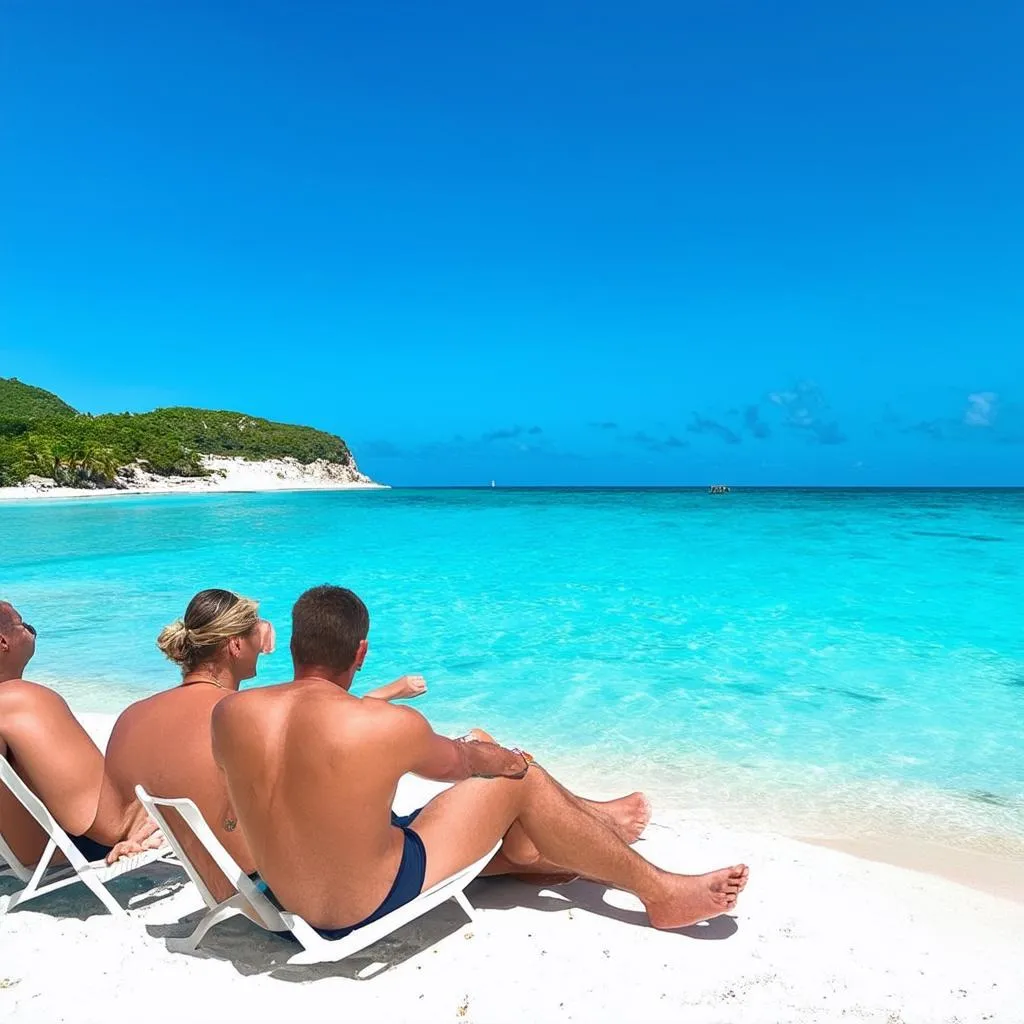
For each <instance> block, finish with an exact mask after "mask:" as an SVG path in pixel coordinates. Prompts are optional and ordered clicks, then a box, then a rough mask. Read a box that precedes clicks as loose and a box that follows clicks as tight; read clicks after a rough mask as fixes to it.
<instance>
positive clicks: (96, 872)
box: [0, 756, 173, 917]
mask: <svg viewBox="0 0 1024 1024" xmlns="http://www.w3.org/2000/svg"><path fill="white" fill-rule="evenodd" d="M0 782H3V784H4V785H5V786H6V787H7V788H8V789H9V790H10V791H11V792H12V793H13V794H14V796H15V799H17V800H18V801H19V802H20V803H21V804H22V806H23V807H24V808H25V810H27V811H28V813H29V814H31V815H32V817H33V818H35V820H36V821H37V822H39V826H40V827H41V828H42V829H43V831H44V832H45V833H46V835H47V837H48V842H47V844H46V849H45V850H43V855H42V856H41V857H40V858H39V862H38V863H37V864H36V865H35V866H34V867H30V866H28V865H26V864H22V863H21V861H20V860H18V858H17V857H16V856H15V855H14V851H13V850H12V849H11V848H10V847H9V846H8V845H7V843H6V842H5V841H4V838H3V836H0V857H2V858H3V860H5V861H6V862H7V868H6V869H3V868H0V875H14V877H15V878H18V879H20V880H21V881H22V882H24V883H25V887H24V888H23V889H20V890H19V891H18V892H16V893H15V894H14V895H13V896H11V897H10V900H4V899H2V898H0V917H3V915H4V914H6V913H7V912H9V911H11V910H13V909H14V908H15V907H17V906H20V905H21V904H22V903H27V902H28V901H29V900H33V899H35V898H36V897H37V896H45V895H46V894H47V893H51V892H55V891H56V890H57V889H63V888H64V887H65V886H66V885H74V884H75V882H82V883H83V884H84V885H86V886H88V887H89V889H90V890H91V891H92V893H93V894H94V895H95V896H96V898H97V899H98V900H99V901H100V902H101V903H102V904H103V906H104V907H106V908H107V910H109V911H110V913H111V914H115V915H116V914H124V910H123V908H122V907H121V905H120V904H119V903H118V902H117V900H115V899H114V897H113V896H111V895H110V893H109V892H108V891H107V889H106V885H107V883H108V882H110V881H112V880H113V879H115V878H119V877H120V876H121V875H126V874H128V872H129V871H135V870H136V869H137V868H141V867H145V866H146V865H147V864H152V863H153V861H156V860H169V859H170V858H171V857H172V856H173V853H172V850H171V849H170V848H169V847H166V846H164V847H161V848H160V849H159V850H144V851H143V852H142V853H138V854H133V855H132V856H129V857H122V858H121V859H120V860H118V861H116V862H115V863H113V864H107V863H106V861H103V860H97V861H92V862H91V863H90V862H89V861H87V860H86V859H85V857H83V856H82V854H81V852H80V851H79V849H78V847H77V846H75V844H74V843H73V842H72V841H71V838H70V836H68V834H67V832H65V831H64V829H63V828H61V826H60V825H59V824H58V823H57V820H56V819H55V818H54V817H53V815H52V814H51V813H50V812H49V811H48V810H47V809H46V805H45V804H44V803H43V801H42V800H40V799H39V797H37V796H36V795H35V793H33V792H32V790H31V789H29V788H28V786H26V785H25V783H24V782H23V781H22V779H21V777H20V776H19V775H18V774H17V772H15V770H14V769H13V768H12V767H11V765H10V763H9V762H8V760H7V758H5V757H3V756H0ZM58 850H59V851H60V852H61V853H62V854H64V857H65V858H66V860H67V863H66V864H56V865H54V864H51V863H50V861H51V860H52V859H53V856H54V854H55V853H56V852H57V851H58ZM5 904H6V905H5Z"/></svg>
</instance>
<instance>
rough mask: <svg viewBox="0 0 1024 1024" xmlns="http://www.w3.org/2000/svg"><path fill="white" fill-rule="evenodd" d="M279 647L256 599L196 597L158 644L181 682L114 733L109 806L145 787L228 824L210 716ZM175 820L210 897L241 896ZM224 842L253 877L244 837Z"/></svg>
mask: <svg viewBox="0 0 1024 1024" xmlns="http://www.w3.org/2000/svg"><path fill="white" fill-rule="evenodd" d="M273 644H274V633H273V629H272V627H271V625H270V623H269V622H267V621H266V620H264V619H261V618H260V617H259V606H258V605H257V604H256V602H255V601H252V600H250V599H249V598H246V597H239V596H238V595H237V594H233V593H231V591H229V590H203V591H201V592H200V593H198V594H196V596H195V597H193V598H192V600H191V601H190V602H189V605H188V607H187V608H186V609H185V616H184V618H183V619H178V620H177V621H176V622H174V623H172V624H171V625H169V626H168V627H167V628H166V629H164V630H163V631H162V632H161V633H160V636H159V637H158V638H157V646H158V647H159V648H160V650H161V651H163V653H164V654H165V655H166V656H167V657H168V658H169V659H170V660H171V661H173V662H175V663H176V664H178V665H180V666H181V671H182V680H181V683H180V684H179V685H178V686H175V687H173V688H172V689H170V690H165V691H163V692H161V693H158V694H156V695H154V696H152V697H147V698H145V699H144V700H140V701H137V702H136V703H135V704H132V705H131V706H130V707H128V708H127V709H126V710H125V711H123V712H122V713H121V715H120V717H119V718H118V719H117V722H116V724H115V725H114V729H113V732H112V733H111V734H110V740H109V742H108V743H107V756H106V776H107V787H106V788H107V791H108V795H109V798H110V800H111V802H113V803H118V802H123V801H126V800H129V799H134V797H135V786H136V785H138V784H140V783H141V785H142V786H143V787H144V788H145V789H146V790H147V791H148V792H150V793H152V794H154V795H155V796H171V797H188V798H189V799H191V800H192V801H193V802H194V803H195V805H196V806H197V807H198V808H199V810H200V812H201V813H202V815H203V817H204V818H206V820H207V821H208V822H222V821H223V820H224V814H225V808H226V807H227V791H226V789H225V787H224V780H223V777H222V776H221V774H220V772H219V771H218V770H217V765H216V763H215V762H214V760H213V751H212V749H211V746H210V716H211V714H212V713H213V709H214V708H215V707H216V706H217V703H218V702H219V701H221V700H223V699H224V698H225V697H226V696H228V694H231V693H234V692H235V691H236V690H237V689H238V687H239V686H240V685H241V683H242V682H244V681H245V680H246V679H252V678H253V677H254V676H255V675H256V662H257V660H258V659H259V656H260V655H261V654H264V653H269V652H270V651H272V650H273ZM425 689H426V684H425V683H424V681H423V679H422V678H421V677H420V676H403V677H402V678H401V679H397V680H396V681H395V682H393V683H389V684H388V685H387V686H383V687H381V688H380V689H378V690H375V691H373V693H370V694H367V696H369V697H377V698H380V699H383V700H393V699H396V698H399V697H415V696H416V695H417V694H419V693H422V692H423V691H424V690H425ZM168 821H169V823H170V826H171V828H173V829H174V832H175V835H176V836H177V837H178V838H180V840H181V842H182V844H183V846H184V847H185V851H186V853H187V854H188V856H189V858H190V859H191V860H192V863H193V864H194V865H195V867H196V870H197V871H198V872H199V874H200V875H201V876H202V878H203V880H204V881H205V882H206V884H207V887H208V888H209V889H210V891H211V892H212V893H213V894H214V895H215V896H216V897H217V899H221V900H222V899H226V898H227V897H228V896H230V895H232V893H233V892H234V889H233V888H232V887H231V885H230V884H229V883H228V882H227V880H226V879H225V878H224V875H223V874H222V873H221V872H220V870H219V869H218V867H217V866H216V864H215V863H214V862H213V859H212V858H211V857H210V856H209V854H207V853H206V851H205V849H204V848H203V846H202V844H201V843H199V842H198V841H197V840H196V838H195V836H194V835H193V833H192V830H191V829H189V828H186V827H182V826H179V823H178V816H177V814H176V813H175V812H174V811H170V810H169V811H168ZM220 838H221V841H222V842H223V843H224V846H225V848H226V849H227V850H228V852H229V853H230V854H231V856H232V857H234V858H235V860H236V861H237V862H238V864H239V866H240V867H242V868H243V869H244V870H246V871H252V870H253V862H252V857H251V856H250V854H249V849H248V847H247V846H246V842H245V836H244V835H243V834H242V832H241V831H240V830H233V831H230V832H228V833H227V834H224V833H223V832H221V835H220Z"/></svg>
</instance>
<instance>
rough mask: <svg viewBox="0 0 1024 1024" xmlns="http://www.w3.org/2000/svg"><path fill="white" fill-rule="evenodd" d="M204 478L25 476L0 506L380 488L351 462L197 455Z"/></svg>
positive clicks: (5, 490)
mask: <svg viewBox="0 0 1024 1024" xmlns="http://www.w3.org/2000/svg"><path fill="white" fill-rule="evenodd" d="M202 461H203V466H204V468H205V469H206V470H207V471H208V472H209V474H210V475H209V476H205V477H184V476H157V475H156V474H155V473H149V472H146V471H145V470H144V469H142V468H141V467H139V466H135V467H133V471H132V472H131V473H130V474H128V475H126V476H125V477H124V478H123V479H120V480H119V481H118V485H117V486H116V487H93V488H87V487H60V486H58V485H57V484H55V483H54V482H53V481H52V480H47V479H44V478H43V477H30V478H29V480H28V482H26V483H24V484H20V485H19V486H17V487H0V502H3V501H24V500H33V499H37V498H110V497H117V496H119V495H136V496H137V495H145V494H208V493H213V492H222V493H229V492H241V491H341V490H368V489H376V488H382V487H384V486H386V485H384V484H378V483H376V482H375V481H373V480H371V479H370V478H369V477H368V476H366V475H365V474H364V473H361V472H360V471H359V469H358V467H357V466H356V465H355V463H354V462H353V463H352V465H351V466H342V465H340V464H339V463H335V462H327V461H326V460H324V459H320V460H318V461H316V462H311V463H309V464H308V465H303V464H302V463H301V462H299V461H298V459H292V458H285V459H263V460H260V461H250V460H249V459H243V458H234V457H220V456H213V455H204V456H203V460H202Z"/></svg>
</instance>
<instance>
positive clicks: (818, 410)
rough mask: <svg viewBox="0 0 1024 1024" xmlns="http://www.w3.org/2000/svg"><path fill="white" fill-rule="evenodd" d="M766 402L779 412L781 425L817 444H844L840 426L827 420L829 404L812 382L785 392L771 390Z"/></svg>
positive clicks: (804, 382)
mask: <svg viewBox="0 0 1024 1024" xmlns="http://www.w3.org/2000/svg"><path fill="white" fill-rule="evenodd" d="M768 401H769V402H771V404H772V405H774V406H776V407H778V408H779V409H780V410H781V412H782V416H783V419H782V425H783V426H784V427H789V428H790V429H791V430H798V431H802V432H803V433H805V434H806V435H807V437H808V439H809V440H811V441H814V442H816V443H817V444H826V445H833V444H844V443H845V442H846V440H847V438H846V435H845V434H844V433H843V432H842V430H841V429H840V427H839V424H838V423H837V422H836V421H835V420H834V419H829V418H827V416H828V412H829V406H828V402H827V401H826V400H825V396H824V394H823V393H822V390H821V388H819V387H818V385H817V384H815V383H814V382H813V381H806V380H805V381H799V382H797V383H796V384H795V385H794V386H793V387H792V388H791V389H789V390H788V391H771V392H769V394H768Z"/></svg>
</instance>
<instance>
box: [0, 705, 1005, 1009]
mask: <svg viewBox="0 0 1024 1024" xmlns="http://www.w3.org/2000/svg"><path fill="white" fill-rule="evenodd" d="M82 717H83V720H84V721H86V724H87V727H88V728H89V729H90V731H91V732H92V733H93V734H94V735H95V736H96V737H97V740H98V742H100V743H101V744H102V743H104V742H105V736H106V733H107V732H108V731H109V727H110V725H111V723H112V719H111V718H110V717H109V716H82ZM565 781H566V782H567V783H569V784H570V785H571V784H572V783H573V779H571V778H569V779H566V780H565ZM626 783H627V780H619V779H608V780H607V785H608V786H609V789H610V790H612V791H614V790H616V789H618V790H620V791H621V790H622V789H623V788H624V786H625V785H626ZM430 791H431V788H430V784H428V783H422V782H419V781H416V780H413V781H412V782H411V783H410V785H408V786H403V789H402V790H401V791H400V795H399V804H400V806H399V809H400V810H405V809H409V808H411V807H412V806H415V805H417V804H418V803H421V802H422V800H423V798H424V797H425V796H428V795H429V793H430ZM594 795H595V796H602V795H611V792H609V793H608V794H600V793H595V794H594ZM639 849H640V850H641V851H642V852H643V854H644V855H645V856H646V857H648V858H650V859H651V860H653V861H654V862H656V863H658V864H660V865H663V866H665V867H671V868H675V869H678V870H686V871H702V870H707V869H710V868H712V867H717V866H719V865H722V864H726V863H732V862H734V861H737V860H740V859H742V860H745V861H746V862H747V863H749V864H750V867H751V878H750V884H749V886H748V888H747V891H746V892H745V893H744V895H743V896H742V898H741V899H740V902H739V905H738V907H737V911H736V913H735V914H734V915H730V916H726V917H721V918H718V919H717V920H714V921H711V922H709V923H707V924H705V925H702V926H697V927H694V928H689V929H684V930H683V931H682V933H665V932H657V931H655V930H653V929H652V928H650V927H649V926H648V925H647V922H646V917H645V915H644V914H643V913H642V911H641V910H640V908H639V904H638V903H636V901H635V900H633V898H632V897H629V896H627V895H625V894H622V893H617V892H606V891H605V890H603V889H602V888H599V887H596V886H593V885H589V884H587V883H582V882H576V883H572V884H571V885H567V886H562V887H559V888H553V889H539V888H538V887H536V886H529V885H525V884H523V883H521V882H516V881H513V880H504V879H502V880H479V881H477V882H475V883H474V884H473V885H472V886H471V887H470V889H469V890H468V895H469V897H470V900H471V901H472V902H473V903H474V905H475V906H476V907H477V908H478V911H479V912H478V915H477V920H476V921H475V922H473V923H472V924H469V925H467V924H466V920H465V918H464V916H463V915H462V913H461V911H459V909H458V908H457V907H456V906H455V905H454V904H453V903H449V904H446V905H444V906H443V907H441V908H438V909H437V910H435V911H433V912H432V913H431V914H429V915H428V916H426V917H425V918H423V919H422V920H421V921H419V922H416V923H414V924H412V925H409V926H407V927H405V928H403V929H402V930H401V931H400V932H398V933H397V934H395V935H394V936H392V937H391V938H390V939H387V940H385V941H382V942H380V943H378V944H377V945H375V946H373V947H371V948H370V949H369V950H367V951H366V952H365V953H363V954H360V955H358V956H356V957H355V958H353V959H352V960H351V961H345V962H342V963H340V964H331V965H321V966H318V967H310V968H289V967H286V966H285V961H286V960H287V958H288V957H289V956H290V955H291V953H292V952H293V951H294V950H295V949H296V947H295V946H294V945H293V944H292V943H291V942H290V941H289V940H287V939H284V938H281V937H277V936H272V935H268V934H267V933H265V932H262V931H260V930H259V929H257V928H256V927H255V926H253V925H251V924H250V923H249V922H247V921H245V920H243V919H236V920H234V921H231V922H228V923H226V924H223V925H221V926H219V927H218V928H216V929H215V930H214V931H213V932H212V933H211V935H210V936H209V937H208V938H207V940H206V942H205V943H204V944H203V946H201V947H200V951H199V954H198V955H197V956H185V955H179V954H172V953H170V952H169V951H168V950H167V948H166V940H167V938H168V936H176V935H182V934H186V933H187V932H188V931H190V930H191V927H192V926H193V925H194V923H195V921H196V920H197V919H198V918H197V913H198V911H199V910H200V907H201V901H200V899H199V896H198V894H197V893H196V891H195V889H194V888H193V887H192V886H191V885H190V884H187V883H185V882H184V876H183V875H181V874H180V873H179V872H178V871H177V870H176V869H173V868H170V867H167V866H164V865H157V866H151V867H149V868H147V869H143V870H142V871H140V872H138V873H136V874H135V875H131V876H127V877H125V878H122V879H119V880H118V881H116V882H115V883H113V886H112V890H113V891H114V893H115V894H116V895H117V897H118V898H119V900H120V901H121V903H122V905H125V906H127V907H128V908H129V911H130V913H129V916H128V919H127V920H121V921H115V920H113V919H112V918H111V917H109V916H108V915H106V914H103V913H100V912H99V906H98V904H96V903H95V902H94V901H93V900H92V897H91V896H90V895H89V894H88V893H87V892H86V891H85V889H84V887H82V886H76V887H73V888H71V889H65V890H64V891H63V892H62V893H58V894H54V895H53V896H50V897H46V898H44V899H42V900H39V901H37V902H36V903H34V904H29V905H28V906H27V907H26V908H24V909H19V910H17V911H15V912H14V913H13V914H11V915H10V916H8V917H5V918H3V919H2V920H0V1020H3V1021H5V1022H7V1021H10V1022H21V1021H76V1022H77V1021H81V1022H90V1021H104V1022H108V1021H110V1020H112V1019H113V1020H117V1019H124V1018H125V1016H126V1015H131V1016H132V1017H136V1018H140V1019H144V1020H146V1021H147V1022H163V1021H167V1022H171V1021H178V1020H181V1019H187V1020H190V1021H207V1020H217V1021H236V1020H238V1021H251V1022H257V1021H274V1022H278V1021H280V1020H303V1021H306V1020H309V1021H320V1020H339V1019H342V1020H358V1021H430V1022H433V1021H453V1022H465V1021H475V1022H478V1024H481V1022H488V1024H489V1022H504V1021H508V1022H519V1021H522V1020H524V1019H525V1020H530V1021H594V1020H608V1021H612V1020H615V1021H618V1020H636V1021H640V1020H645V1021H647V1020H666V1021H668V1020H672V1021H679V1020H685V1021H688V1022H690V1021H693V1022H729V1021H743V1022H766V1024H767V1022H771V1024H778V1022H818V1021H833V1020H835V1021H839V1020H842V1021H871V1022H878V1024H914V1022H929V1024H932V1022H936V1024H937V1022H947V1024H954V1022H957V1024H967V1022H975V1021H977V1022H982V1021H992V1022H1007V1024H1017V1022H1020V1021H1022V1020H1024V984H1022V982H1021V980H1020V960H1021V948H1022V947H1021V938H1020V937H1021V935H1022V934H1024V902H1022V900H1024V893H1016V894H1014V895H1016V896H1017V899H1013V898H1010V897H1009V896H1005V897H999V896H995V895H992V894H989V893H986V892H982V891H979V889H977V888H970V887H966V886H963V885H960V884H957V883H956V882H953V881H951V880H949V879H946V878H942V877H938V876H936V875H934V874H926V873H922V872H918V871H914V870H908V869H907V868H903V867H896V866H893V865H891V864H885V863H878V862H876V861H873V860H868V859H862V858H859V857H854V856H851V855H849V854H847V853H843V852H838V851H836V850H833V849H827V848H824V847H822V846H818V845H810V844H807V843H803V842H799V841H796V840H794V839H789V838H784V837H782V836H779V835H772V834H767V833H751V832H745V831H743V830H741V829H738V828H736V827H734V826H730V825H728V824H725V823H722V824H718V823H710V822H709V821H708V820H707V819H706V815H696V816H691V815H688V814H687V813H686V811H685V810H684V809H681V808H679V809H666V808H659V807H657V806H656V807H655V815H654V821H653V823H652V825H651V827H650V828H649V830H648V833H647V835H646V837H645V838H644V839H642V840H641V842H640V845H639ZM9 885H10V883H7V882H3V881H0V893H3V892H7V891H10V889H9V888H7V889H5V888H4V886H9ZM381 964H382V965H384V968H383V969H378V970H376V973H372V972H373V971H374V969H375V967H376V965H381ZM361 973H363V974H370V973H372V976H371V977H366V978H360V977H359V975H360V974H361Z"/></svg>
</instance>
